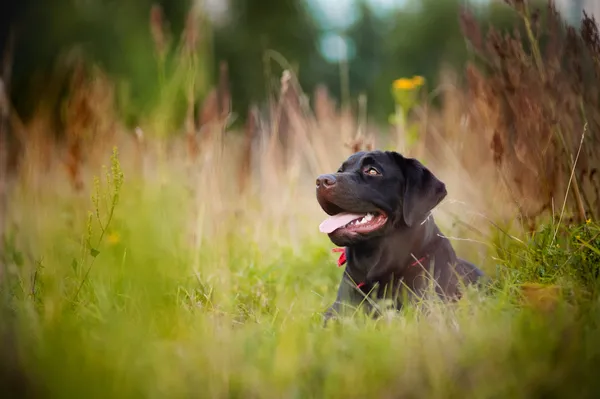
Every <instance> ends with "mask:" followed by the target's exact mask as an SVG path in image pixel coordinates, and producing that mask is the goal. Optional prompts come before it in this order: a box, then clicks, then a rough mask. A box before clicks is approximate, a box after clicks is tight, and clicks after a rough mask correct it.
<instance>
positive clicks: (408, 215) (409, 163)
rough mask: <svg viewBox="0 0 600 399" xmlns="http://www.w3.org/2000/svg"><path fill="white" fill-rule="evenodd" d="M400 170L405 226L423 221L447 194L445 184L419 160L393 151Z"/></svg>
mask: <svg viewBox="0 0 600 399" xmlns="http://www.w3.org/2000/svg"><path fill="white" fill-rule="evenodd" d="M393 154H394V158H395V159H396V162H397V163H398V166H399V167H400V170H401V171H402V173H403V174H404V192H403V193H401V196H402V197H403V198H402V216H403V218H404V223H405V224H406V226H408V227H411V226H412V225H413V224H415V223H418V222H421V221H423V220H424V219H425V218H426V217H427V215H428V214H429V212H431V210H432V209H433V208H435V207H436V206H437V205H438V204H439V203H440V202H442V200H443V199H444V198H445V197H446V195H447V194H448V192H447V190H446V185H445V184H444V183H443V182H441V181H440V180H439V179H438V178H437V177H435V175H434V174H433V173H431V171H430V170H429V169H427V168H426V167H425V166H424V165H423V164H422V163H421V162H419V161H417V160H416V159H412V158H404V157H403V156H402V155H400V154H398V153H393Z"/></svg>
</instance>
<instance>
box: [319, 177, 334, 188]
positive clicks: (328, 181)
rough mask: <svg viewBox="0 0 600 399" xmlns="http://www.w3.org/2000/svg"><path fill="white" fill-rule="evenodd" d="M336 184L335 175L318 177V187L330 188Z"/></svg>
mask: <svg viewBox="0 0 600 399" xmlns="http://www.w3.org/2000/svg"><path fill="white" fill-rule="evenodd" d="M334 185H335V176H334V175H321V176H319V177H317V188H329V187H331V186H334Z"/></svg>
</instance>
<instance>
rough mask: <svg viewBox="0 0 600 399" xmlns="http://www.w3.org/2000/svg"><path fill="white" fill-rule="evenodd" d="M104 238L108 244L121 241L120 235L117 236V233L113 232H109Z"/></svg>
mask: <svg viewBox="0 0 600 399" xmlns="http://www.w3.org/2000/svg"><path fill="white" fill-rule="evenodd" d="M106 240H107V241H108V242H109V244H113V245H114V244H117V243H118V242H119V241H121V236H119V233H117V232H115V233H110V234H109V235H108V237H106Z"/></svg>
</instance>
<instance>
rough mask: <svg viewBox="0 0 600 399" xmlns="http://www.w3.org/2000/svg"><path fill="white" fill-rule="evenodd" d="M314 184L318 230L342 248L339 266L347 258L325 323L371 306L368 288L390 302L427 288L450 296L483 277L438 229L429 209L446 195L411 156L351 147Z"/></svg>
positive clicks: (398, 304)
mask: <svg viewBox="0 0 600 399" xmlns="http://www.w3.org/2000/svg"><path fill="white" fill-rule="evenodd" d="M316 185H317V187H316V191H317V192H316V194H317V200H318V202H319V205H320V206H321V208H322V209H323V210H324V211H325V213H327V214H328V215H329V217H328V218H327V219H326V220H325V221H323V222H322V223H321V225H320V226H319V229H320V231H321V232H322V233H326V234H328V236H329V239H330V240H331V242H333V244H335V245H336V246H338V247H343V249H342V248H340V250H341V251H343V252H342V254H341V257H340V261H338V265H342V264H345V265H346V268H345V272H344V275H343V277H342V281H341V283H340V285H339V288H338V293H337V298H336V300H335V302H334V304H333V305H332V306H331V307H330V308H329V309H328V310H327V311H326V312H325V324H327V321H328V320H329V319H330V318H332V317H335V316H337V315H340V314H341V313H342V312H343V311H344V310H351V311H352V312H353V311H355V309H356V308H357V307H358V306H359V305H361V304H363V305H365V306H366V308H367V309H370V310H373V309H377V307H376V306H373V303H374V301H371V300H369V298H371V297H372V296H373V295H374V296H375V299H385V298H388V299H390V298H391V299H392V301H391V302H392V303H393V306H394V308H395V309H400V308H401V306H402V302H404V301H405V300H410V298H419V297H423V296H424V295H425V294H426V293H427V292H435V293H436V294H437V295H438V296H439V297H440V298H442V299H443V300H456V299H458V298H460V296H461V288H462V287H464V286H466V285H469V284H473V283H476V282H479V281H481V278H482V277H483V276H484V274H483V272H482V271H481V270H480V269H478V268H477V267H476V266H475V265H473V264H471V263H469V262H467V261H465V260H463V259H460V258H458V257H457V255H456V253H455V251H454V249H453V248H452V245H451V243H450V241H449V240H448V239H447V238H445V237H444V236H443V235H442V234H441V232H440V230H439V228H438V226H437V225H436V223H435V221H434V219H433V216H432V215H431V211H432V210H433V208H435V207H436V206H437V205H438V204H439V203H440V202H441V201H442V200H443V199H444V198H445V197H446V195H447V191H446V186H445V184H444V183H443V182H441V181H440V180H439V179H438V178H437V177H436V176H434V174H433V173H432V172H431V171H429V170H428V169H427V168H426V167H425V166H423V164H421V163H420V162H419V161H417V160H416V159H412V158H405V157H404V156H402V155H401V154H399V153H397V152H393V151H369V152H364V151H363V152H357V153H355V154H353V155H351V156H350V157H349V158H348V159H347V160H346V161H345V162H344V163H343V164H342V166H341V167H340V169H339V170H338V171H337V173H334V174H325V175H321V176H319V177H318V178H317V182H316ZM431 288H433V289H434V291H432V290H430V289H431ZM390 295H391V297H390Z"/></svg>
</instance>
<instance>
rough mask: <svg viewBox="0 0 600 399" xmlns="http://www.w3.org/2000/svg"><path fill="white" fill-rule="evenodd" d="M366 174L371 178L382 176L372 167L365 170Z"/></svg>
mask: <svg viewBox="0 0 600 399" xmlns="http://www.w3.org/2000/svg"><path fill="white" fill-rule="evenodd" d="M364 172H365V174H367V175H370V176H379V175H380V174H381V173H379V171H378V170H377V169H375V168H374V167H372V166H370V167H367V168H365V170H364Z"/></svg>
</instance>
